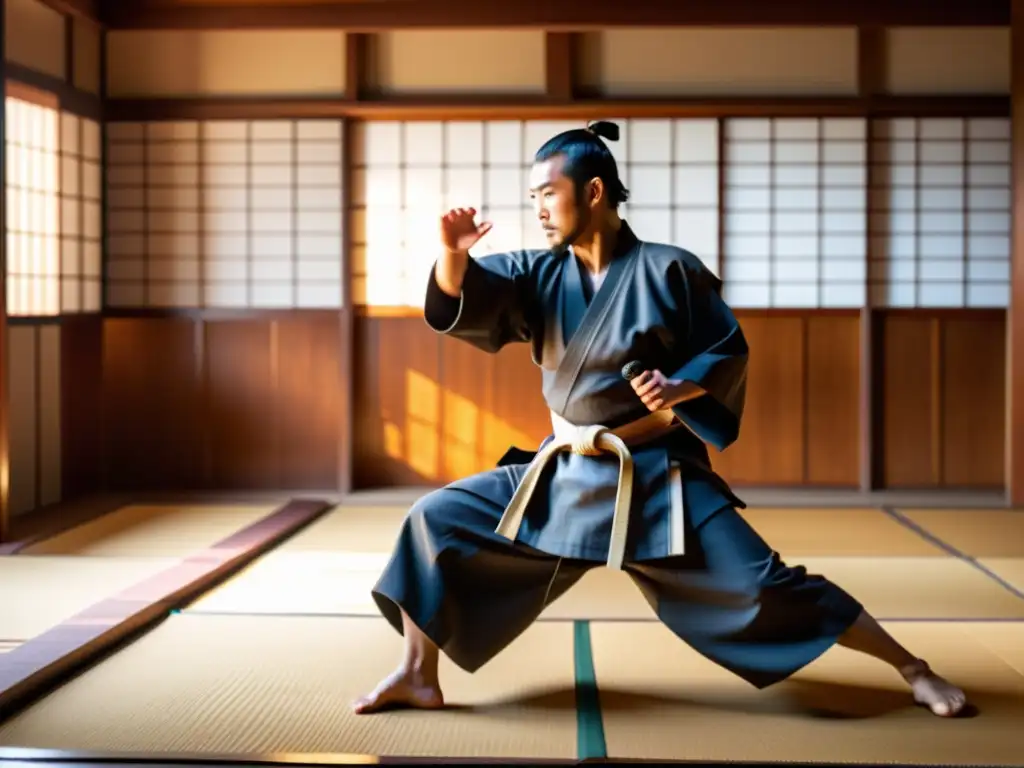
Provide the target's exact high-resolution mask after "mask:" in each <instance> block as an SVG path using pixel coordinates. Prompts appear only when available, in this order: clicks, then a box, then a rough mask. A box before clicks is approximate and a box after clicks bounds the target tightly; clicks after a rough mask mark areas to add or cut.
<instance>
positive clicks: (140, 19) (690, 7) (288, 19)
mask: <svg viewBox="0 0 1024 768" xmlns="http://www.w3.org/2000/svg"><path fill="white" fill-rule="evenodd" d="M54 1H56V0H54ZM67 1H68V2H70V0H67ZM101 16H102V18H103V21H104V23H105V24H106V25H107V26H108V28H111V29H281V28H286V27H287V28H293V29H294V28H317V27H320V28H322V27H336V28H339V29H345V30H347V31H349V32H375V31H379V30H389V29H411V28H424V27H444V28H449V29H452V28H472V27H520V28H523V27H525V28H535V29H549V30H560V31H584V30H591V29H594V30H596V29H602V28H607V27H664V26H724V25H728V26H855V25H858V24H872V25H879V26H1007V25H1009V23H1010V2H1009V0H975V2H973V3H966V2H965V3H937V2H934V0H864V1H863V2H860V3H837V2H821V0H789V1H788V2H766V0H688V2H679V1H678V0H634V2H631V3H624V2H621V0H558V2H550V3H539V4H532V3H481V2H479V0H348V1H347V2H334V3H330V2H323V3H316V4H302V3H296V2H285V1H284V0H278V1H277V2H269V1H268V2H262V3H255V2H253V3H252V4H250V5H236V4H234V3H232V4H230V5H225V4H220V3H216V2H207V3H196V2H189V3H187V4H185V3H176V2H173V1H172V0H131V2H125V0H104V1H103V2H102V8H101ZM495 55H500V52H495Z"/></svg>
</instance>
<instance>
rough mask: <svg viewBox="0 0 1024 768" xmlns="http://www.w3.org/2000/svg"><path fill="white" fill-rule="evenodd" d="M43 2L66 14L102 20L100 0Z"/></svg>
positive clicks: (55, 0)
mask: <svg viewBox="0 0 1024 768" xmlns="http://www.w3.org/2000/svg"><path fill="white" fill-rule="evenodd" d="M42 3H43V5H46V6H49V7H50V8H52V9H53V10H55V11H57V13H61V14H64V15H65V16H70V17H73V18H79V19H87V20H88V21H92V22H99V20H100V10H101V9H100V0H42Z"/></svg>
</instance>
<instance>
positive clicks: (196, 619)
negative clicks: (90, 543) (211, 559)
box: [0, 614, 576, 759]
mask: <svg viewBox="0 0 1024 768" xmlns="http://www.w3.org/2000/svg"><path fill="white" fill-rule="evenodd" d="M401 648H402V640H401V637H400V636H399V635H398V634H397V633H396V632H395V631H394V630H392V629H391V628H390V627H389V626H388V625H387V624H385V622H384V621H382V620H379V619H336V618H335V619H331V618H288V619H283V618H271V617H221V616H194V615H188V614H179V615H176V616H172V617H171V618H170V619H168V620H167V621H166V622H165V623H164V624H162V625H161V626H160V627H158V628H157V629H155V630H154V631H152V632H151V633H149V634H148V635H146V636H144V637H142V638H141V639H139V640H137V641H136V642H134V643H133V644H131V645H130V646H127V647H126V648H125V649H123V650H122V651H120V652H118V653H117V654H116V655H114V656H112V657H110V658H108V659H107V660H105V661H103V662H101V663H100V664H98V665H97V666H95V667H93V668H92V669H90V670H88V671H87V672H85V673H83V674H82V675H80V676H79V677H77V678H75V679H74V680H72V681H70V682H68V683H67V684H65V685H64V686H63V687H62V688H61V689H59V690H58V691H56V692H55V693H53V694H51V695H49V696H47V697H46V698H44V699H42V700H40V701H39V702H38V703H36V704H34V705H33V706H31V707H30V708H29V709H27V710H25V711H24V712H23V713H21V714H19V715H17V716H15V717H14V718H12V719H11V720H9V721H7V722H6V723H4V724H2V725H0V746H21V747H36V748H52V749H69V750H71V749H78V750H94V751H104V752H109V751H119V752H192V753H206V754H209V753H222V754H223V753H234V754H238V753H250V754H251V753H267V752H274V753H279V754H280V753H360V754H371V755H373V754H380V755H409V756H415V755H431V756H440V757H472V756H487V757H498V758H501V757H527V758H545V757H549V758H568V759H572V758H575V757H576V706H575V693H574V679H575V678H574V667H573V633H572V626H571V625H569V624H564V625H563V624H539V625H535V626H534V627H532V628H531V629H530V630H528V631H527V632H526V633H525V634H524V635H522V636H521V637H520V638H519V639H518V640H517V641H516V642H515V643H513V645H511V646H509V647H508V648H507V649H506V650H505V651H504V652H503V653H502V654H500V655H499V656H498V657H497V658H495V659H494V660H493V661H492V662H491V663H490V664H488V665H487V666H485V667H484V668H483V669H482V670H480V671H479V672H477V673H476V674H475V675H469V674H466V673H464V672H462V671H460V670H458V669H457V668H455V667H454V666H453V665H451V664H450V663H449V662H448V661H447V660H444V661H442V679H443V684H444V685H445V695H446V699H447V702H448V704H450V705H454V706H452V708H451V709H449V710H446V711H439V712H416V711H401V712H394V713H384V714H380V715H376V716H373V717H365V716H364V717H359V716H356V715H354V714H352V712H351V706H350V704H351V702H352V701H353V700H354V699H355V698H357V697H358V696H359V695H361V694H363V693H365V692H367V691H368V690H370V689H372V688H373V687H374V686H375V685H376V684H377V682H378V681H379V680H380V679H381V678H382V677H383V676H385V675H386V674H388V673H389V672H390V671H391V670H393V669H394V668H395V665H396V664H397V662H398V661H399V659H400V653H401Z"/></svg>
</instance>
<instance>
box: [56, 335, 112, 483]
mask: <svg viewBox="0 0 1024 768" xmlns="http://www.w3.org/2000/svg"><path fill="white" fill-rule="evenodd" d="M60 347H61V348H60V357H61V360H60V365H61V371H63V374H64V375H63V376H62V377H61V448H62V451H63V454H62V457H61V471H62V475H63V483H62V485H63V490H62V494H61V495H62V497H63V498H65V499H71V498H75V497H76V496H81V495H84V494H88V493H95V492H96V491H99V490H100V489H101V483H100V481H101V472H100V470H101V468H102V466H103V462H102V453H101V449H102V446H103V414H102V411H101V404H102V397H101V395H102V381H103V320H102V318H100V316H99V315H78V316H69V317H65V318H63V320H62V321H61V334H60Z"/></svg>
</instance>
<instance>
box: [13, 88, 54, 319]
mask: <svg viewBox="0 0 1024 768" xmlns="http://www.w3.org/2000/svg"><path fill="white" fill-rule="evenodd" d="M5 102H6V103H5V114H6V125H5V138H6V153H7V176H6V190H5V191H6V193H7V195H6V197H7V200H6V205H7V232H6V237H7V314H8V315H11V316H52V315H58V314H59V313H60V287H61V286H60V283H61V266H60V223H61V222H60V218H61V200H60V169H61V165H60V151H59V146H60V113H59V111H58V110H57V109H55V108H52V107H49V106H44V105H42V104H39V103H35V102H34V101H29V100H25V99H21V98H16V97H13V96H7V98H6V99H5Z"/></svg>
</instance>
